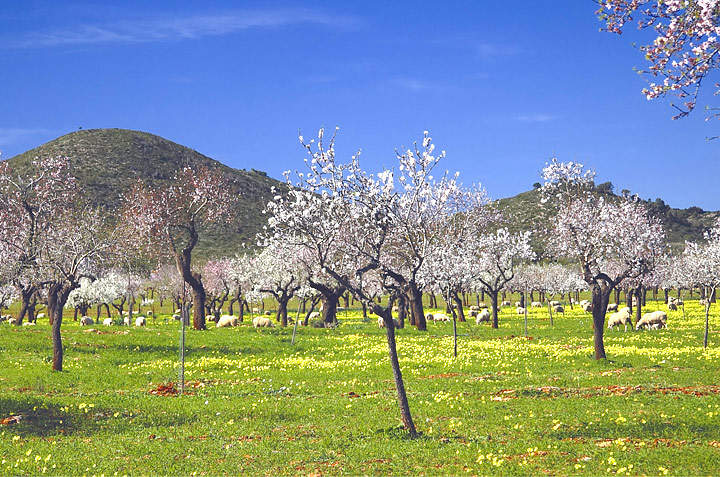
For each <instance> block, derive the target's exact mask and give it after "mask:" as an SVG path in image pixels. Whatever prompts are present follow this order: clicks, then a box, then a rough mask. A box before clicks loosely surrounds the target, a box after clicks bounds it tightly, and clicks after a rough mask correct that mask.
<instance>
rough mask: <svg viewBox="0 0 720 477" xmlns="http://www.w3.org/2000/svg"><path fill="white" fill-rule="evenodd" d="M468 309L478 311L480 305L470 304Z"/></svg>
mask: <svg viewBox="0 0 720 477" xmlns="http://www.w3.org/2000/svg"><path fill="white" fill-rule="evenodd" d="M469 309H470V311H473V310H475V311H478V310H480V307H479V306H477V305H472V306H470V308H469Z"/></svg>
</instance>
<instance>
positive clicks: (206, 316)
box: [205, 315, 215, 321]
mask: <svg viewBox="0 0 720 477" xmlns="http://www.w3.org/2000/svg"><path fill="white" fill-rule="evenodd" d="M205 321H215V315H205Z"/></svg>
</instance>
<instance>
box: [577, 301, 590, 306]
mask: <svg viewBox="0 0 720 477" xmlns="http://www.w3.org/2000/svg"><path fill="white" fill-rule="evenodd" d="M587 303H590V301H589V300H580V303H578V305H580V306H583V305H585V304H587Z"/></svg>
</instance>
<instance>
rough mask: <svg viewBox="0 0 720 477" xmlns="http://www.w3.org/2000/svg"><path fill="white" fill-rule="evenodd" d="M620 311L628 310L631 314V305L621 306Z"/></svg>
mask: <svg viewBox="0 0 720 477" xmlns="http://www.w3.org/2000/svg"><path fill="white" fill-rule="evenodd" d="M618 311H626V312H627V314H628V315H629V314H630V307H629V306H624V307H622V308H620V309H619V310H618Z"/></svg>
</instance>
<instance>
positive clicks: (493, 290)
mask: <svg viewBox="0 0 720 477" xmlns="http://www.w3.org/2000/svg"><path fill="white" fill-rule="evenodd" d="M476 253H477V266H478V269H479V270H480V274H479V275H478V277H477V281H478V283H479V284H480V285H481V287H482V288H483V289H484V290H485V293H487V294H488V295H489V296H490V303H491V309H492V327H493V328H497V327H498V294H499V293H500V291H501V290H502V289H503V288H505V286H506V285H507V284H508V282H510V280H512V279H513V276H514V274H515V267H517V266H518V265H519V264H520V263H521V262H523V261H527V260H533V259H534V258H535V254H534V253H533V251H532V248H531V247H530V232H519V233H515V234H513V233H510V232H509V231H508V230H507V229H506V228H500V229H498V230H497V231H495V232H491V233H487V234H484V235H482V236H480V238H479V240H478V244H477V252H476Z"/></svg>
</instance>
